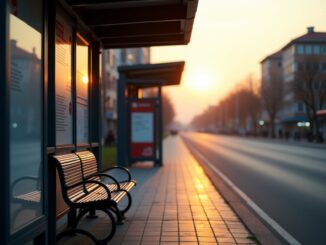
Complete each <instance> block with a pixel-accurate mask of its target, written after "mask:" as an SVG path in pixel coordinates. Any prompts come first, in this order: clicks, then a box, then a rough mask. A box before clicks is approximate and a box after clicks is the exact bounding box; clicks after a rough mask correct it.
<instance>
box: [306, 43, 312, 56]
mask: <svg viewBox="0 0 326 245" xmlns="http://www.w3.org/2000/svg"><path fill="white" fill-rule="evenodd" d="M311 53H312V47H311V45H306V54H311Z"/></svg>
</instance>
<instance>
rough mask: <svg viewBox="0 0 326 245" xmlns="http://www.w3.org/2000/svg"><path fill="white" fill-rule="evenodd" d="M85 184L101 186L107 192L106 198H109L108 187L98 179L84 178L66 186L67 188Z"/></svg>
mask: <svg viewBox="0 0 326 245" xmlns="http://www.w3.org/2000/svg"><path fill="white" fill-rule="evenodd" d="M85 184H98V185H99V186H101V187H103V188H104V189H105V191H106V192H107V194H108V198H109V199H110V200H111V192H110V190H109V188H108V187H107V186H106V185H105V184H103V183H101V182H99V181H96V180H84V181H81V182H79V183H76V184H73V185H70V186H68V187H67V190H68V189H72V188H75V187H77V186H80V185H85Z"/></svg>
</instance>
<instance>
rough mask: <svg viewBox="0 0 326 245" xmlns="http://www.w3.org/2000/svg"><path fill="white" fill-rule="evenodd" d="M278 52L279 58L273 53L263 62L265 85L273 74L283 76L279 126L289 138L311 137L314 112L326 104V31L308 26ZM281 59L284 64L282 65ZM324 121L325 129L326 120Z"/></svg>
mask: <svg viewBox="0 0 326 245" xmlns="http://www.w3.org/2000/svg"><path fill="white" fill-rule="evenodd" d="M276 54H278V57H277V58H275V54H273V55H270V56H267V57H266V58H265V59H264V60H263V61H262V62H261V64H262V86H264V84H265V83H266V82H267V81H268V80H269V77H270V74H273V73H274V74H275V73H276V74H277V76H279V75H280V76H281V77H282V81H283V89H282V92H283V95H282V109H281V110H280V111H279V113H278V116H277V117H278V119H279V124H278V125H279V129H281V130H282V132H283V136H284V137H286V138H295V139H300V138H302V137H308V134H311V133H313V132H311V131H310V122H311V117H312V115H315V114H317V111H319V110H322V109H324V108H325V107H326V104H325V101H323V99H322V96H324V95H322V94H321V93H322V92H323V91H325V83H326V80H325V77H326V32H315V30H314V28H313V27H308V28H307V33H306V34H304V35H302V36H300V37H298V38H295V39H293V40H292V41H290V42H289V43H288V44H286V45H285V46H284V47H283V48H282V49H281V50H280V51H278V52H277V53H276ZM273 62H274V64H273ZM275 62H276V63H275ZM278 63H281V66H279V67H278ZM277 67H278V68H277ZM300 84H301V85H302V88H300V86H301V85H300ZM309 84H311V86H312V87H311V89H310V85H309ZM300 89H301V91H300ZM309 93H310V94H309ZM300 94H301V95H300ZM302 94H305V95H302ZM311 97H313V99H312V98H311ZM307 100H308V102H309V100H311V101H310V102H309V103H310V104H313V106H314V107H315V108H316V109H317V111H312V109H311V106H307ZM312 100H313V102H312ZM305 101H306V103H305ZM265 113H266V112H265ZM321 124H322V125H321V127H320V128H321V129H323V128H324V125H323V122H321ZM324 131H325V130H323V132H321V133H322V134H323V135H324V138H325V136H326V135H325V134H326V132H324Z"/></svg>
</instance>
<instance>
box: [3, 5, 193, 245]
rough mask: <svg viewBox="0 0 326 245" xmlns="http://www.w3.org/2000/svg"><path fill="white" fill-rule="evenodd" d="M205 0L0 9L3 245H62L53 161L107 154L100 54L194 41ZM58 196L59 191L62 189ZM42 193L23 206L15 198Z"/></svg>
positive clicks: (62, 210)
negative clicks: (195, 24) (72, 155)
mask: <svg viewBox="0 0 326 245" xmlns="http://www.w3.org/2000/svg"><path fill="white" fill-rule="evenodd" d="M197 4H198V0H183V1H181V0H155V1H151V0H32V1H26V0H3V1H0V50H1V51H0V64H1V66H0V80H1V83H0V115H1V120H0V158H1V171H0V200H1V202H0V216H1V219H0V227H1V229H0V241H1V244H55V243H56V222H57V220H58V219H60V217H62V216H64V215H65V214H66V211H67V207H65V206H64V205H63V202H62V199H61V197H60V190H59V189H58V184H59V183H58V181H57V180H56V176H57V175H56V170H55V167H54V166H53V165H52V164H50V160H49V159H51V156H52V155H58V154H63V153H69V152H79V151H83V150H85V149H89V150H91V151H92V152H94V153H95V155H96V156H97V159H100V158H99V156H100V153H101V138H102V135H101V119H100V118H101V101H102V100H101V89H102V83H101V69H100V68H101V66H100V64H101V51H102V50H103V49H109V48H131V47H144V46H147V47H148V46H159V45H182V44H187V43H188V42H189V41H190V36H191V31H192V25H193V22H194V17H195V13H196V9H197ZM58 190H59V191H58ZM25 191H28V192H29V193H33V194H34V195H35V201H34V202H33V205H31V206H29V207H24V206H21V205H20V204H19V203H16V202H15V201H14V198H13V197H14V196H16V195H21V194H24V192H25Z"/></svg>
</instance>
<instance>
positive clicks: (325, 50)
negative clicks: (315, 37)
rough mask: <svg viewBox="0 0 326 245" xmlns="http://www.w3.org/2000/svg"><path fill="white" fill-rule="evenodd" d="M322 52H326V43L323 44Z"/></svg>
mask: <svg viewBox="0 0 326 245" xmlns="http://www.w3.org/2000/svg"><path fill="white" fill-rule="evenodd" d="M321 53H322V54H326V45H323V46H321Z"/></svg>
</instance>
